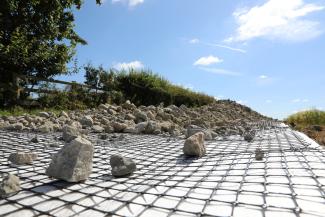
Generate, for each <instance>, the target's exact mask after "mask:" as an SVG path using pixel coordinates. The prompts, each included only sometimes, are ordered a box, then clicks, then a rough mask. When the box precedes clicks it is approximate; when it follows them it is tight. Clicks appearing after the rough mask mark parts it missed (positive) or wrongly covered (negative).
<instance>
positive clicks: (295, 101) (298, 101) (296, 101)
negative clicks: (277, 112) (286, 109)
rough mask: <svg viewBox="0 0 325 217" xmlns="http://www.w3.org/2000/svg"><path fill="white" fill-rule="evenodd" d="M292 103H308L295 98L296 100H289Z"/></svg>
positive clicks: (307, 100) (305, 100) (306, 100)
mask: <svg viewBox="0 0 325 217" xmlns="http://www.w3.org/2000/svg"><path fill="white" fill-rule="evenodd" d="M291 102H292V103H307V102H309V99H300V98H297V99H293V100H291Z"/></svg>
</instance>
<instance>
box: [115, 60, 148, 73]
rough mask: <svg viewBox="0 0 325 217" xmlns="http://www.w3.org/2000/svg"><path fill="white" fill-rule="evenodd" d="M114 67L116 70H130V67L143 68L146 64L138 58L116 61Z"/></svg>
mask: <svg viewBox="0 0 325 217" xmlns="http://www.w3.org/2000/svg"><path fill="white" fill-rule="evenodd" d="M113 68H114V69H116V70H119V71H120V70H129V69H142V68H144V65H143V63H142V62H140V61H138V60H136V61H132V62H128V63H127V62H124V63H116V64H114V65H113Z"/></svg>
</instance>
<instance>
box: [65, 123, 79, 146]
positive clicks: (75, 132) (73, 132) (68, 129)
mask: <svg viewBox="0 0 325 217" xmlns="http://www.w3.org/2000/svg"><path fill="white" fill-rule="evenodd" d="M79 135H80V132H79V129H78V128H77V127H75V126H69V125H66V126H64V127H63V132H62V138H63V140H64V141H65V142H71V141H72V140H74V139H75V138H77V137H78V136H79Z"/></svg>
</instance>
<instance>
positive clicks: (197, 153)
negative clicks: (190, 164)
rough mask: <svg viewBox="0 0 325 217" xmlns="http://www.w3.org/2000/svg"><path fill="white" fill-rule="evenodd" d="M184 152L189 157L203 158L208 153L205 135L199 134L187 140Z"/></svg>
mask: <svg viewBox="0 0 325 217" xmlns="http://www.w3.org/2000/svg"><path fill="white" fill-rule="evenodd" d="M183 152H184V154H185V155H187V156H194V157H202V156H204V155H205V153H206V149H205V145H204V133H203V132H198V133H196V134H194V135H192V136H190V137H189V138H187V139H186V140H185V143H184V147H183Z"/></svg>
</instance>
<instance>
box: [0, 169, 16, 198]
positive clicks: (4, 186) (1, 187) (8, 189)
mask: <svg viewBox="0 0 325 217" xmlns="http://www.w3.org/2000/svg"><path fill="white" fill-rule="evenodd" d="M20 190H21V188H20V179H19V177H17V176H15V175H13V174H10V173H9V174H8V175H6V176H5V177H4V178H3V180H2V182H1V183H0V198H4V197H6V196H10V195H12V194H14V193H16V192H18V191H20Z"/></svg>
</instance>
